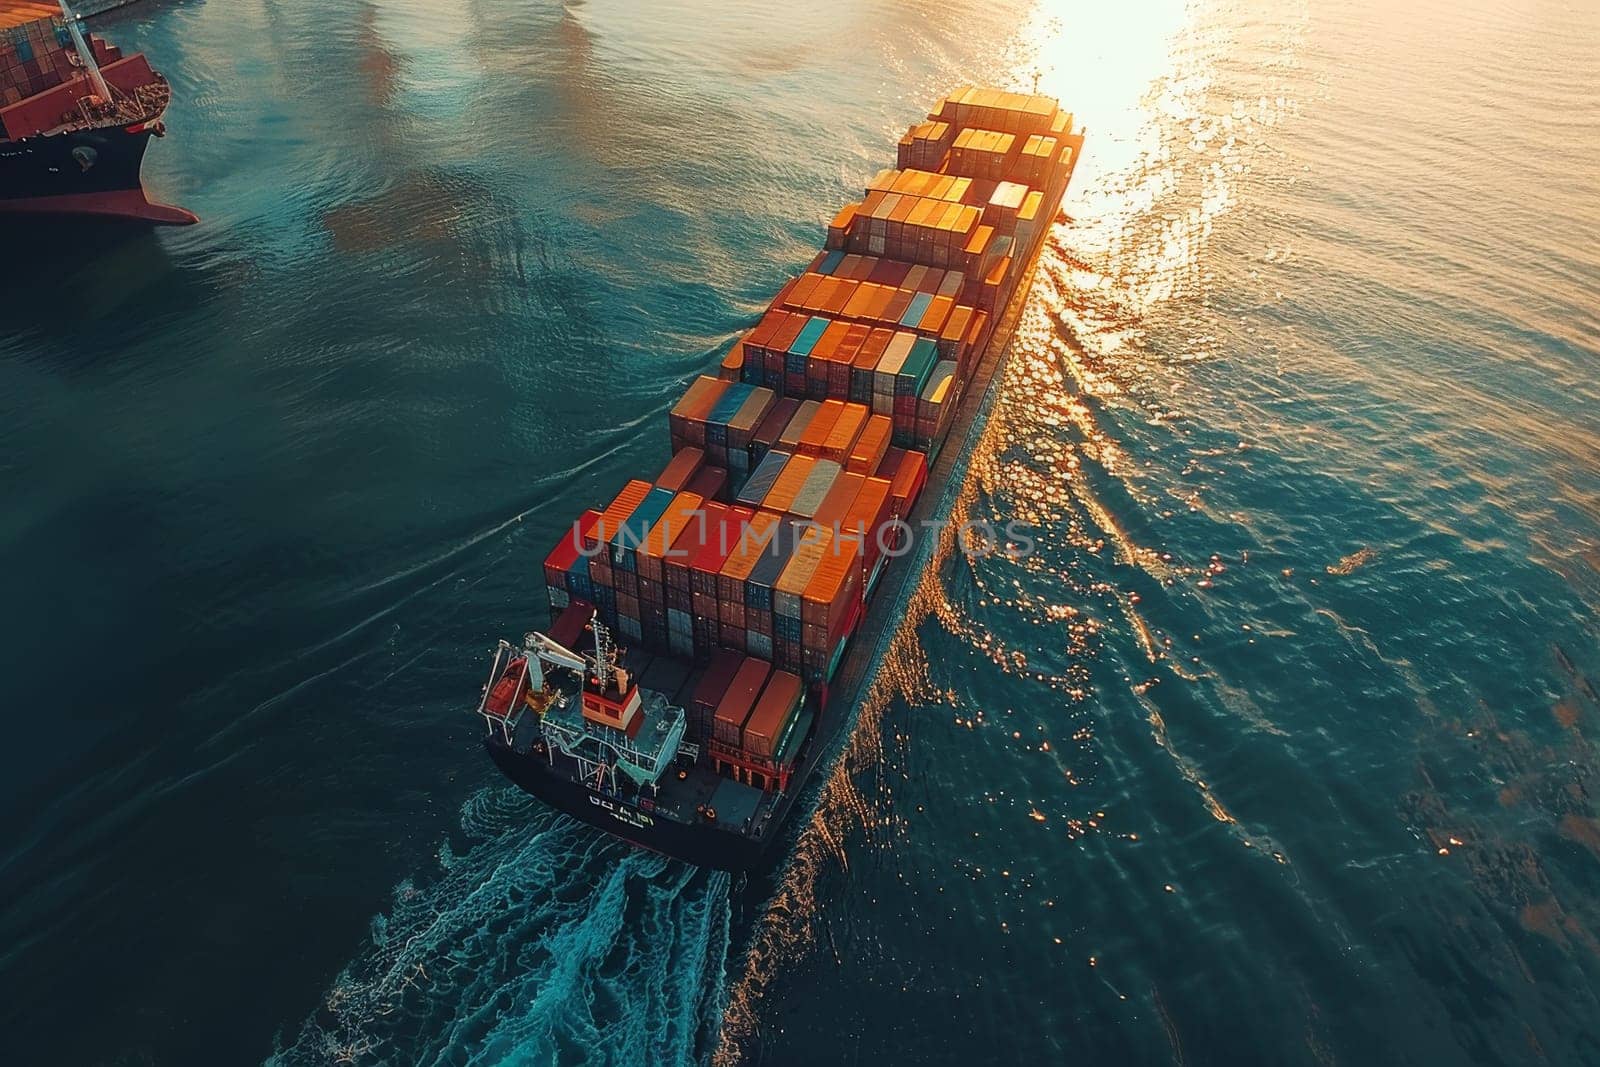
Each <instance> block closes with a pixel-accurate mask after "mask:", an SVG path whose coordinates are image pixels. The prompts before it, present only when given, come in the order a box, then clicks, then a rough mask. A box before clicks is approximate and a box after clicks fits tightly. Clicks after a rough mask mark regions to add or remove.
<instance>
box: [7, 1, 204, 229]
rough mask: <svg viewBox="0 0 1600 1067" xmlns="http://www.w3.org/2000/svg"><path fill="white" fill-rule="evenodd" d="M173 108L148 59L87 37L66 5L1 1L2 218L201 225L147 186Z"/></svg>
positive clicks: (168, 90) (164, 84)
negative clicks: (149, 157)
mask: <svg viewBox="0 0 1600 1067" xmlns="http://www.w3.org/2000/svg"><path fill="white" fill-rule="evenodd" d="M171 99H172V89H171V87H170V86H169V85H168V84H167V80H166V79H165V78H163V77H162V76H161V75H160V74H157V73H156V72H155V71H154V70H152V69H151V68H150V63H149V62H148V61H147V60H146V59H145V57H144V56H142V55H131V56H124V55H123V54H122V52H121V50H120V49H118V48H117V47H116V46H115V45H111V44H108V43H107V42H105V41H103V40H101V39H100V38H99V37H96V36H94V35H93V34H86V33H84V32H83V30H82V28H81V26H80V24H79V20H78V18H77V17H76V16H75V15H73V14H72V12H71V10H70V9H69V8H68V7H67V5H66V3H65V2H64V0H63V2H62V3H61V4H60V5H59V6H57V5H51V4H42V3H34V2H30V0H0V213H28V214H38V215H91V216H103V217H111V218H127V219H141V220H144V221H146V222H154V223H166V224H171V225H185V224H188V223H192V222H196V221H198V220H197V219H196V218H195V217H194V216H193V215H192V214H190V213H189V212H187V211H184V210H183V209H182V208H176V207H169V206H167V205H165V204H156V203H152V202H151V201H150V200H149V199H148V198H147V197H146V196H145V192H144V187H143V185H142V183H141V180H140V177H139V170H140V167H141V166H142V165H143V163H144V153H145V149H146V148H147V147H148V146H149V144H150V139H151V138H152V137H161V136H163V135H164V134H165V132H166V129H165V127H164V126H163V125H162V121H161V120H162V116H163V115H164V114H165V113H166V110H167V105H168V103H169V102H170V101H171Z"/></svg>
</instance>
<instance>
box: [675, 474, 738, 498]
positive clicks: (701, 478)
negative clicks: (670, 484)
mask: <svg viewBox="0 0 1600 1067" xmlns="http://www.w3.org/2000/svg"><path fill="white" fill-rule="evenodd" d="M727 484H728V471H727V468H725V467H701V468H700V472H699V473H698V474H696V475H695V476H694V477H693V478H692V479H690V480H689V484H688V485H687V486H685V488H686V489H687V490H688V491H689V492H691V493H695V494H698V495H699V496H700V497H701V498H702V499H704V500H712V499H715V498H716V497H719V496H721V495H722V490H723V487H724V486H726V485H727Z"/></svg>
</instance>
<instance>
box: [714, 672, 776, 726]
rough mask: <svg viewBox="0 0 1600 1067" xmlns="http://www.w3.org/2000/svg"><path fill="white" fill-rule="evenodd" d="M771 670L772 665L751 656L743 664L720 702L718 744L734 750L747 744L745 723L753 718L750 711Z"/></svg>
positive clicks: (717, 722) (717, 716) (718, 708)
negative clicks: (719, 742)
mask: <svg viewBox="0 0 1600 1067" xmlns="http://www.w3.org/2000/svg"><path fill="white" fill-rule="evenodd" d="M771 670H772V665H771V664H770V663H766V662H764V661H762V660H759V659H755V658H753V657H748V656H747V657H745V661H744V662H743V663H741V664H739V669H738V671H737V672H735V673H734V676H733V681H732V682H730V683H729V684H728V691H727V692H726V693H724V694H722V699H721V700H720V701H718V703H717V711H716V724H715V727H714V736H715V737H716V739H717V740H718V741H721V742H722V743H723V744H725V745H730V746H732V747H733V748H739V747H741V746H742V745H743V743H744V723H745V720H746V719H748V718H749V717H750V710H751V709H752V708H754V707H755V703H756V698H757V697H758V696H760V695H761V687H762V685H764V684H765V683H766V680H767V673H768V672H769V671H771Z"/></svg>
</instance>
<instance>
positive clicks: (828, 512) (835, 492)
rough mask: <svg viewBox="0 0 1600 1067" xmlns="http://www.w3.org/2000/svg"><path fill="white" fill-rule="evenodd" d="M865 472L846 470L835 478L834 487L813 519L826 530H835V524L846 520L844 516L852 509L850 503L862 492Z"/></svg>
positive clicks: (819, 506)
mask: <svg viewBox="0 0 1600 1067" xmlns="http://www.w3.org/2000/svg"><path fill="white" fill-rule="evenodd" d="M866 480H867V477H866V475H864V474H850V473H849V472H845V473H843V474H840V475H839V477H837V478H835V479H834V482H833V488H832V489H829V490H828V495H827V496H826V497H824V498H823V500H822V503H821V504H820V505H818V507H817V513H816V514H815V515H813V516H811V521H812V522H814V523H816V524H817V525H818V526H820V527H822V528H823V529H824V530H830V531H831V530H833V529H834V527H835V526H837V525H841V524H842V523H843V522H844V517H845V515H846V514H848V513H849V511H850V505H851V504H854V503H855V502H856V496H857V494H859V493H860V492H861V487H862V485H864V484H865V483H866Z"/></svg>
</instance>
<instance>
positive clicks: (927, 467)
mask: <svg viewBox="0 0 1600 1067" xmlns="http://www.w3.org/2000/svg"><path fill="white" fill-rule="evenodd" d="M1082 147H1083V135H1082V133H1081V132H1080V131H1076V130H1075V129H1074V128H1073V123H1072V116H1071V115H1070V114H1068V113H1066V112H1063V111H1062V110H1061V109H1060V107H1059V106H1058V104H1057V103H1056V102H1055V101H1054V100H1052V99H1050V98H1048V97H1043V96H1038V95H1023V94H1016V93H1006V92H1001V91H999V90H995V89H979V88H964V89H961V90H958V91H957V92H955V93H953V94H952V95H951V96H949V97H948V98H947V99H946V100H944V101H943V102H942V103H941V105H940V106H939V108H938V109H937V110H936V111H934V112H933V113H932V114H930V115H929V116H928V118H927V121H925V122H922V123H920V124H918V125H916V126H913V127H912V128H911V129H910V130H909V131H907V133H906V135H905V136H904V137H903V138H902V139H901V141H900V144H899V158H898V161H897V166H896V167H894V168H892V169H888V170H884V171H882V172H880V173H879V174H878V175H877V176H875V177H874V178H873V179H872V180H871V182H870V183H869V184H868V185H867V187H866V189H865V191H864V196H863V198H862V199H861V200H860V201H858V202H856V203H853V204H850V205H848V206H847V207H845V208H844V209H843V210H841V211H840V212H839V214H838V215H837V216H836V217H835V218H834V219H833V220H832V222H831V223H829V225H828V227H827V239H826V243H825V247H824V249H823V250H822V251H821V252H820V253H819V254H818V255H817V257H816V258H815V259H814V260H813V261H812V262H811V264H810V265H809V267H808V268H807V269H806V271H805V272H804V273H803V274H801V275H799V276H798V277H796V278H794V279H792V280H791V281H790V282H789V283H788V284H787V285H785V286H784V287H783V289H782V290H781V291H780V292H779V293H778V295H777V297H776V299H774V300H773V302H772V305H771V307H770V308H769V309H768V311H767V312H766V313H765V314H764V315H763V316H762V318H761V320H760V321H759V322H758V323H757V324H756V325H755V326H754V327H752V328H751V329H750V330H749V331H748V332H746V333H745V334H744V335H743V336H741V337H740V338H738V339H737V341H736V342H735V343H734V345H733V346H732V348H731V349H730V350H729V352H728V353H727V355H726V357H725V358H724V359H723V360H722V362H721V365H720V368H719V369H718V373H717V374H716V375H714V376H713V375H706V376H702V377H700V378H699V379H697V380H696V381H694V382H693V383H692V384H691V385H690V386H689V388H688V389H687V390H686V391H685V393H684V395H683V397H682V399H681V400H680V401H679V402H678V403H677V404H676V405H675V406H674V407H673V409H672V412H671V415H670V416H669V419H668V423H669V427H668V428H669V435H668V436H669V439H670V442H671V449H672V455H671V459H670V460H669V461H668V462H667V464H666V465H665V467H664V469H663V470H662V471H661V472H660V473H659V474H657V475H656V476H655V477H654V478H652V479H649V480H644V479H636V480H633V481H630V482H629V483H628V484H627V485H625V486H624V487H623V488H622V490H621V491H620V492H619V493H618V494H617V495H616V497H615V498H614V499H613V500H612V501H611V502H610V503H609V504H607V505H606V506H605V507H603V508H596V509H590V510H588V511H585V512H584V513H583V514H582V515H581V516H580V517H579V518H578V519H577V520H576V521H575V522H574V523H573V525H572V527H571V529H570V531H569V532H567V533H566V534H564V535H563V536H562V538H561V539H560V541H559V542H558V543H557V545H556V546H555V548H554V549H553V550H552V551H551V552H550V554H549V556H548V557H547V558H546V560H545V565H544V571H545V585H546V590H547V594H548V597H549V601H550V619H551V621H550V624H549V625H548V627H547V628H546V629H545V630H544V631H542V632H535V633H530V634H528V635H527V636H526V637H525V638H524V639H523V640H522V641H521V642H520V643H516V644H514V643H512V642H509V641H504V640H502V641H501V642H500V643H499V645H498V647H497V648H496V649H495V650H494V652H493V661H492V663H491V665H490V670H489V676H488V681H487V682H486V684H485V685H484V689H483V695H482V698H481V699H480V700H479V702H478V705H477V709H476V710H477V712H478V714H479V715H481V716H482V717H483V720H484V722H485V724H486V726H487V730H488V733H487V738H486V744H487V747H488V751H489V754H490V756H491V757H492V758H493V760H494V761H495V763H496V764H497V765H498V766H499V767H500V769H501V770H502V771H503V772H504V773H505V774H506V775H507V776H508V777H509V778H511V780H512V781H514V782H516V783H517V784H518V785H519V786H521V787H522V788H523V789H525V790H526V791H527V792H529V793H531V794H533V795H534V796H536V797H539V798H540V799H542V800H544V801H545V802H546V803H549V804H551V805H553V806H555V807H557V808H559V809H561V810H563V811H565V812H568V813H570V814H572V815H574V816H576V817H577V818H579V819H582V820H584V821H585V822H588V823H590V824H592V825H594V826H596V827H599V828H600V829H602V830H604V831H606V832H609V833H611V834H614V835H617V836H619V837H622V838H625V839H627V840H629V841H631V842H633V843H635V844H638V845H641V846H644V847H647V848H651V849H655V850H657V851H659V852H663V853H666V854H668V855H671V856H675V857H677V858H680V859H683V860H687V861H689V862H691V863H696V864H700V865H703V866H708V867H715V868H721V869H724V870H735V871H737V870H751V869H759V868H761V867H764V866H766V865H767V864H769V863H771V862H772V861H774V860H775V859H777V857H778V856H779V855H780V854H781V852H782V849H780V848H778V847H777V845H778V842H780V841H781V840H783V838H784V836H785V833H784V829H785V826H786V825H787V824H788V822H789V819H790V816H792V815H793V814H794V812H795V809H796V808H797V806H798V805H799V803H800V798H801V796H802V794H803V793H804V790H805V786H806V783H807V782H808V781H810V780H811V779H812V777H813V774H814V772H815V771H816V770H817V768H818V767H819V766H821V765H823V764H825V763H826V762H827V761H828V760H830V759H831V758H833V757H835V756H836V755H837V753H838V750H839V742H840V740H841V739H842V737H843V735H844V734H845V732H846V730H847V728H848V726H849V724H850V722H851V721H852V720H853V718H854V714H853V713H854V710H855V705H856V701H857V700H858V698H859V696H860V690H861V687H862V684H863V681H864V679H865V678H866V676H867V674H868V668H869V666H870V662H871V660H872V657H873V655H874V653H875V650H876V649H877V647H878V645H879V643H880V641H881V639H882V637H883V635H884V634H885V633H886V632H887V631H888V630H889V629H890V628H891V627H892V624H893V616H894V614H895V612H896V611H897V610H898V605H899V604H900V603H901V601H902V599H903V593H904V589H905V585H906V582H907V579H908V578H909V576H910V575H911V574H912V572H913V571H914V570H915V569H916V568H917V567H918V566H919V565H920V563H921V561H922V560H924V559H925V558H926V553H925V552H921V551H918V549H919V548H920V547H921V546H919V545H918V544H916V543H915V541H914V537H913V532H914V531H921V530H923V528H924V527H923V521H924V520H929V519H933V518H934V515H933V512H934V510H935V509H937V508H938V507H939V506H941V503H942V497H943V495H944V494H943V492H942V489H943V488H944V486H945V485H946V484H947V483H948V482H949V481H950V479H951V477H952V475H953V472H954V471H955V469H956V465H957V464H958V463H959V462H960V460H961V458H962V457H963V455H964V454H965V452H966V451H967V449H968V448H969V447H970V445H971V442H972V440H973V439H974V437H975V435H976V433H977V432H978V431H979V430H980V429H981V427H982V424H983V422H984V420H985V419H986V418H987V414H988V405H989V402H990V401H989V394H990V391H991V385H992V382H993V380H994V378H995V376H996V372H997V370H998V369H999V368H1000V366H1001V365H1002V363H1003V361H1004V359H1005V356H1006V353H1007V349H1008V347H1009V344H1010V339H1011V334H1012V331H1013V330H1014V328H1015V325H1016V320H1017V317H1018V315H1019V314H1020V311H1021V307H1022V304H1023V302H1024V300H1025V299H1026V296H1027V292H1028V289H1029V287H1030V285H1031V283H1032V278H1033V270H1034V267H1035V264H1036V262H1037V259H1038V256H1039V252H1040V249H1041V248H1042V247H1043V243H1044V240H1045V237H1046V234H1047V233H1048V231H1049V228H1050V225H1051V223H1052V222H1053V221H1054V220H1055V218H1056V215H1057V213H1058V211H1059V209H1060V205H1061V201H1062V198H1063V196H1064V195H1065V193H1066V189H1067V185H1068V183H1069V182H1070V180H1071V177H1072V172H1073V169H1074V167H1075V166H1076V164H1077V161H1078V156H1079V153H1080V151H1081V150H1082Z"/></svg>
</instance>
